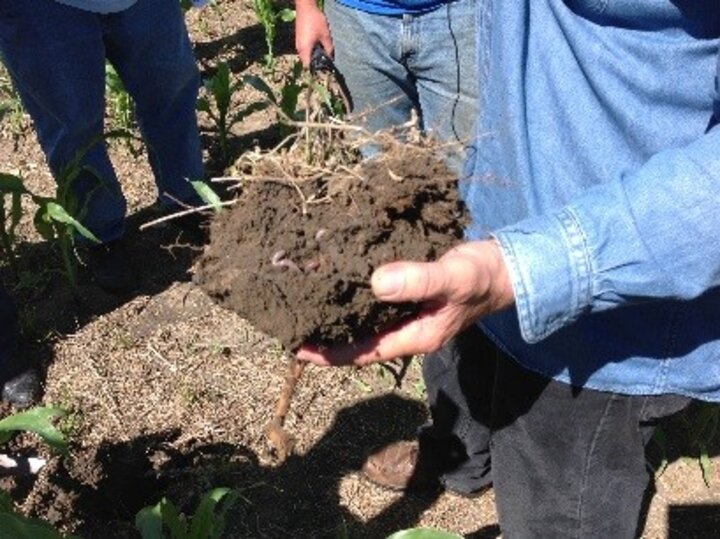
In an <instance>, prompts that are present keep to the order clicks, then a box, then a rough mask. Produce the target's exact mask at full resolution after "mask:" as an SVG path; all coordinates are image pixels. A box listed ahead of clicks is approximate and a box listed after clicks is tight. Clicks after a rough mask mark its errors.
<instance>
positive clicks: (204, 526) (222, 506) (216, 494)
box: [135, 488, 238, 539]
mask: <svg viewBox="0 0 720 539" xmlns="http://www.w3.org/2000/svg"><path fill="white" fill-rule="evenodd" d="M237 497H238V494H237V492H235V491H233V490H231V489H228V488H216V489H213V490H211V491H210V492H208V493H207V494H205V496H203V498H202V499H201V500H200V503H199V505H198V507H197V509H196V511H195V514H194V515H193V516H192V517H187V516H185V515H184V514H182V513H181V512H180V510H179V509H178V508H177V507H176V506H175V504H173V503H172V502H171V501H169V500H167V499H166V498H163V499H162V500H160V502H159V503H158V504H157V505H154V506H150V507H146V508H144V509H141V510H140V511H139V512H138V514H137V516H136V517H135V527H136V528H137V529H138V530H139V531H140V534H141V535H142V539H218V538H219V537H221V536H222V534H223V532H224V531H225V516H226V514H227V511H228V509H230V507H231V506H232V505H233V504H234V503H235V501H236V500H237Z"/></svg>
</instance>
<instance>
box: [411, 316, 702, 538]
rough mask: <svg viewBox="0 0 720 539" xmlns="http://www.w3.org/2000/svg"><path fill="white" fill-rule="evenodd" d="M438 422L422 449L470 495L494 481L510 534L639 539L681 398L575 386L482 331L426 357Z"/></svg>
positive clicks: (446, 479) (451, 483)
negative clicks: (659, 442) (661, 447)
mask: <svg viewBox="0 0 720 539" xmlns="http://www.w3.org/2000/svg"><path fill="white" fill-rule="evenodd" d="M423 369H424V373H423V374H424V377H425V383H426V386H427V389H428V398H429V404H430V409H431V415H432V419H433V423H432V426H429V427H425V428H424V429H423V430H422V432H421V435H420V441H421V451H425V452H427V454H429V455H433V456H434V459H436V460H440V461H441V462H442V463H443V464H442V466H443V469H442V471H443V483H444V484H445V486H446V487H447V488H449V489H452V490H455V491H459V492H462V493H472V492H476V491H478V490H480V489H482V488H483V487H485V486H487V485H489V484H490V483H492V484H493V488H494V491H495V498H496V503H497V509H498V513H499V517H500V528H501V530H502V533H503V537H505V538H510V539H515V538H525V537H552V538H559V537H577V538H583V539H584V538H588V537H602V538H608V537H612V538H613V539H616V538H625V537H627V538H631V537H634V536H635V535H636V533H637V527H638V519H639V515H640V510H641V505H642V499H643V495H644V492H645V490H646V488H647V487H648V485H649V483H650V480H651V478H652V471H651V470H650V469H649V467H648V466H647V463H646V458H645V446H646V444H647V443H648V442H649V440H650V438H651V436H652V433H653V431H654V428H655V425H656V424H657V421H658V420H659V419H660V418H662V417H665V416H668V415H670V414H673V413H675V412H677V411H679V410H681V409H683V408H685V407H686V406H687V405H688V404H689V402H690V399H688V398H686V397H680V396H675V395H664V396H627V395H619V394H615V393H605V392H601V391H594V390H589V389H579V388H574V387H572V386H570V385H567V384H563V383H560V382H556V381H554V380H551V379H548V378H545V377H543V376H540V375H538V374H536V373H533V372H531V371H528V370H527V369H525V368H523V367H521V366H520V365H519V364H518V363H517V362H515V361H514V360H512V359H511V358H509V357H507V356H506V355H504V354H503V353H502V352H500V351H499V350H498V349H497V347H495V346H494V345H493V344H492V343H491V342H489V340H488V339H487V338H486V337H485V336H484V335H483V334H482V332H481V331H480V330H479V329H478V328H476V327H474V326H473V327H472V328H471V329H469V330H467V331H465V332H464V333H463V334H461V335H459V336H458V337H457V338H456V339H455V340H454V341H452V342H451V343H449V344H448V345H447V346H446V347H444V348H443V349H441V350H440V351H438V352H436V353H434V354H429V355H428V356H427V357H426V358H425V360H424V367H423Z"/></svg>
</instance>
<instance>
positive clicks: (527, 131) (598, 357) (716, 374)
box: [462, 0, 720, 401]
mask: <svg viewBox="0 0 720 539" xmlns="http://www.w3.org/2000/svg"><path fill="white" fill-rule="evenodd" d="M478 13H479V20H478V24H479V28H478V39H479V48H478V50H479V66H480V81H481V94H482V95H481V107H480V109H481V115H480V119H479V125H478V128H477V133H478V138H477V143H476V145H475V147H474V148H473V149H472V150H473V151H472V155H471V157H470V161H469V167H470V168H469V170H471V171H472V174H471V175H470V176H469V177H468V178H467V179H466V180H465V181H464V182H463V184H462V192H463V195H464V197H465V199H466V201H467V203H468V206H469V208H470V210H471V213H472V215H473V220H474V221H473V224H472V225H471V226H470V227H469V230H468V236H469V237H470V238H473V239H475V238H485V237H487V236H488V235H494V236H495V237H496V238H497V239H498V240H499V242H500V244H501V246H502V249H503V252H504V256H505V260H506V262H507V264H508V266H509V270H510V274H511V279H512V282H513V288H514V291H515V296H516V300H517V301H516V309H515V310H509V311H505V312H502V313H499V314H496V315H493V316H491V317H488V318H486V319H484V320H483V321H482V322H481V325H482V327H483V328H484V329H485V331H486V332H487V333H488V334H489V335H490V336H491V338H493V339H494V340H495V341H496V342H497V343H498V344H499V345H500V346H501V347H502V348H504V349H505V350H506V351H507V352H508V353H509V354H510V355H511V356H513V357H514V358H516V359H517V361H518V362H520V363H521V364H523V365H524V366H526V367H528V368H530V369H532V370H534V371H537V372H540V373H543V374H545V375H548V376H551V377H553V378H555V379H557V380H560V381H563V382H568V383H572V384H573V385H576V386H584V387H589V388H593V389H597V390H608V391H613V392H618V393H623V394H662V393H678V394H683V395H689V396H692V397H697V398H701V399H706V400H713V401H720V287H719V285H720V127H715V123H716V119H717V118H720V96H719V95H718V93H719V90H718V77H719V76H720V75H719V72H720V63H719V62H718V46H719V44H720V39H719V38H720V1H718V0H566V1H562V0H513V1H508V0H480V1H479V10H478ZM713 114H714V117H713Z"/></svg>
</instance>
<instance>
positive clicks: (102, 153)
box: [0, 0, 203, 241]
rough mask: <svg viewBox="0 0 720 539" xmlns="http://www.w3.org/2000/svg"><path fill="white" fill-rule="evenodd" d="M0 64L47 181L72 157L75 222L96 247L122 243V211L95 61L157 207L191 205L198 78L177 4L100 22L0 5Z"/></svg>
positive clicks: (78, 13)
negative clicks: (145, 162)
mask: <svg viewBox="0 0 720 539" xmlns="http://www.w3.org/2000/svg"><path fill="white" fill-rule="evenodd" d="M0 54H2V56H3V61H4V62H5V64H6V66H7V68H8V70H9V71H10V74H11V76H12V79H13V82H14V84H15V86H16V88H17V90H18V93H19V94H20V97H21V99H22V101H23V104H24V105H25V107H26V109H27V111H28V112H29V114H30V116H31V117H32V119H33V121H34V122H35V128H36V130H37V134H38V138H39V140H40V144H41V146H42V148H43V150H44V152H45V154H46V156H47V160H48V163H49V165H50V169H51V170H52V172H53V175H54V176H55V178H56V180H58V179H59V178H61V176H62V174H63V169H64V168H65V167H67V165H68V163H69V162H70V161H71V160H72V159H73V158H75V156H76V155H78V152H86V153H85V154H84V157H83V158H82V161H81V164H82V165H83V166H85V167H87V168H86V169H85V170H84V171H83V172H82V173H81V174H80V175H79V176H78V178H77V179H76V180H75V181H74V182H73V184H72V189H73V192H74V194H75V196H76V197H77V202H78V204H79V207H80V208H84V210H83V211H84V214H81V215H82V218H81V221H82V222H83V224H85V226H86V227H87V228H89V229H90V230H91V231H92V232H94V233H95V234H96V235H97V236H98V237H99V238H100V239H101V240H103V241H110V240H113V239H116V238H119V237H120V236H122V234H123V223H124V218H125V213H126V201H125V198H124V196H123V194H122V191H121V189H120V185H119V182H118V179H117V176H116V175H115V171H114V170H113V167H112V164H111V162H110V159H109V158H108V154H107V148H106V145H105V142H104V140H103V139H102V135H103V121H104V113H105V60H106V59H107V60H109V61H110V62H111V63H112V64H113V66H114V67H115V69H116V70H117V72H118V74H119V75H120V78H121V79H122V81H123V83H124V84H125V87H126V88H127V90H128V92H129V93H130V95H131V96H132V97H133V99H134V100H135V104H136V112H137V119H138V124H139V125H140V129H141V132H142V135H143V138H144V140H145V142H146V144H147V148H148V155H149V160H150V164H151V166H152V170H153V174H154V176H155V182H156V185H157V187H158V191H159V195H160V201H161V202H162V203H163V204H166V205H168V206H172V205H173V199H177V200H180V201H182V202H186V203H197V202H199V200H198V198H197V195H196V194H195V192H194V190H193V188H192V186H191V185H190V184H189V183H188V182H187V180H186V178H189V179H201V178H202V176H203V164H202V151H201V146H200V138H199V133H198V126H197V117H196V114H195V103H196V100H197V92H198V89H199V85H200V78H199V74H198V70H197V66H196V64H195V59H194V56H193V51H192V45H191V43H190V40H189V37H188V34H187V29H186V27H185V21H184V19H183V15H182V11H181V9H180V6H179V3H178V1H177V0H138V2H137V3H136V4H134V5H133V6H132V7H130V8H128V9H127V10H125V11H121V12H119V13H112V14H108V15H100V14H97V13H91V12H88V11H83V10H80V9H76V8H73V7H68V6H65V5H62V4H59V3H57V2H55V1H54V0H3V2H2V3H0Z"/></svg>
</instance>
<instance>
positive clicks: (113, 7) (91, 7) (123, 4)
mask: <svg viewBox="0 0 720 539" xmlns="http://www.w3.org/2000/svg"><path fill="white" fill-rule="evenodd" d="M55 1H56V2H57V3H58V4H65V5H66V6H71V7H76V8H78V9H82V10H84V11H92V12H93V13H117V12H118V11H123V10H125V9H127V8H129V7H130V6H132V5H133V4H134V3H135V2H137V0H55Z"/></svg>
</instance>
